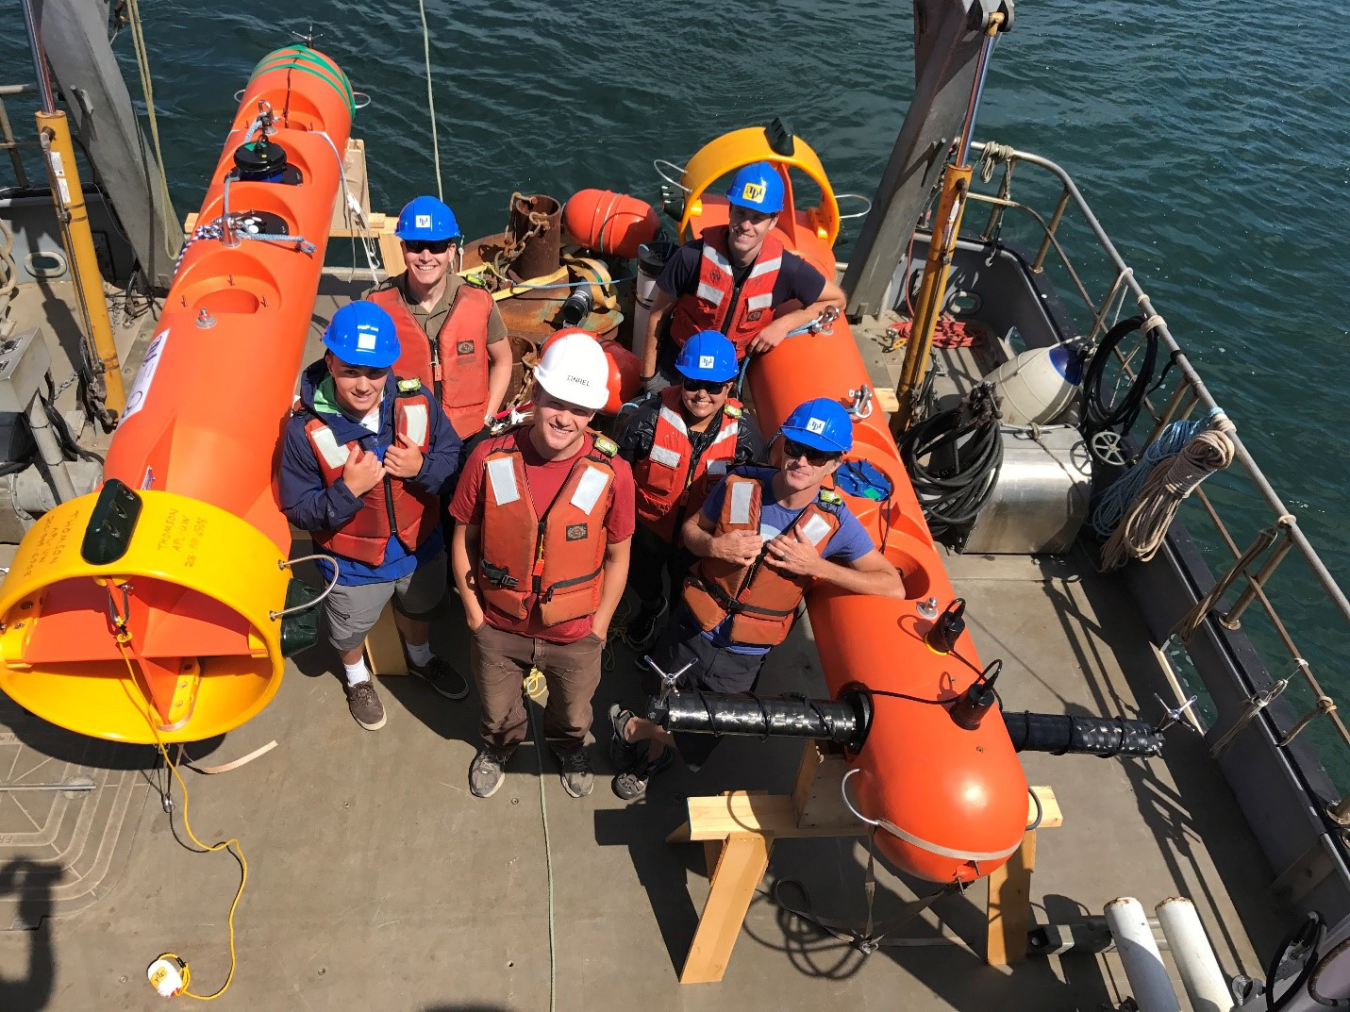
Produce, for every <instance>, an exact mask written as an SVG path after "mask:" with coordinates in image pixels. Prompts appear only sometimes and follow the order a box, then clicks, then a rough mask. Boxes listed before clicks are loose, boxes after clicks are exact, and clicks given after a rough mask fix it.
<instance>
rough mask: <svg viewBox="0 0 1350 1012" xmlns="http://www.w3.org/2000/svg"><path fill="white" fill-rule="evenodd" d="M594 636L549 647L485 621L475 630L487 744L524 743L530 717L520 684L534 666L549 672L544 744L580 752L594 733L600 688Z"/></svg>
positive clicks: (474, 662) (598, 644)
mask: <svg viewBox="0 0 1350 1012" xmlns="http://www.w3.org/2000/svg"><path fill="white" fill-rule="evenodd" d="M603 646H604V641H603V640H601V639H600V637H599V636H596V635H595V633H587V634H586V636H585V637H584V638H582V639H580V640H578V641H577V642H575V643H566V644H563V643H550V642H549V641H548V640H541V639H534V638H532V637H530V636H521V635H519V634H517V633H511V632H504V631H503V630H501V629H494V628H493V627H492V626H491V625H489V624H487V623H486V622H484V623H483V625H482V626H480V627H479V628H478V629H476V630H474V632H473V649H472V650H471V651H470V655H469V656H470V664H471V666H472V668H473V680H474V682H475V683H476V684H477V685H478V696H479V698H480V699H481V700H482V705H483V714H482V725H481V728H480V732H481V734H482V736H483V741H484V742H485V743H486V744H488V745H490V746H492V747H493V748H499V749H513V748H515V747H516V746H517V745H519V744H520V743H521V742H522V741H524V740H525V727H526V724H527V723H528V720H529V718H528V716H527V715H526V712H525V699H524V695H523V692H522V687H521V683H522V681H523V679H524V678H525V676H526V675H527V674H529V671H530V668H531V667H537V668H538V669H539V670H540V671H542V672H543V673H544V681H545V682H546V683H547V684H548V704H547V705H546V706H545V707H544V740H545V741H547V742H548V744H549V747H550V748H552V749H553V750H554V751H555V752H575V751H577V750H578V749H580V748H581V746H582V743H583V742H584V740H585V738H586V732H587V731H589V730H590V729H591V698H592V697H593V696H594V695H595V690H596V687H597V686H599V684H600V650H601V648H602V647H603Z"/></svg>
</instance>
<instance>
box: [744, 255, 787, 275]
mask: <svg viewBox="0 0 1350 1012" xmlns="http://www.w3.org/2000/svg"><path fill="white" fill-rule="evenodd" d="M782 266H783V258H782V257H781V256H776V257H774V258H773V259H772V260H765V261H763V262H762V263H757V264H755V266H754V267H753V268H751V270H750V277H749V278H746V280H747V281H749V280H750V278H758V277H763V276H764V275H765V274H768V273H769V272H770V271H776V270H778V269H779V268H780V267H782Z"/></svg>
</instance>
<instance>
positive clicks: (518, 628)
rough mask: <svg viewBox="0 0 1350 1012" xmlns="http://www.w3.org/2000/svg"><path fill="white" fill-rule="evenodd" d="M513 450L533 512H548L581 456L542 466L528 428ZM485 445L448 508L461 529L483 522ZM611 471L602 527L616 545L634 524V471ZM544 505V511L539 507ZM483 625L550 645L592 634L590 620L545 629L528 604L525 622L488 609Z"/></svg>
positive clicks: (621, 466) (617, 461) (620, 466)
mask: <svg viewBox="0 0 1350 1012" xmlns="http://www.w3.org/2000/svg"><path fill="white" fill-rule="evenodd" d="M515 436H516V446H517V447H519V448H520V456H521V462H522V463H523V464H524V465H525V482H526V484H527V485H529V487H530V501H531V502H533V503H534V504H535V509H541V508H542V509H544V510H547V509H548V506H551V505H552V504H553V500H554V499H556V498H557V496H558V492H559V491H560V490H561V489H562V487H563V483H564V482H565V481H567V476H568V474H570V473H571V471H572V465H573V464H574V463H576V460H577V458H578V457H580V456H581V452H580V451H578V452H577V453H575V454H573V455H572V456H571V457H568V458H566V459H564V460H545V459H544V458H543V457H541V456H540V455H539V451H538V450H536V449H535V448H534V444H533V443H532V442H530V426H528V425H526V426H521V427H520V428H519V429H517V430H516V433H515ZM489 442H490V441H489V440H484V441H483V442H482V443H479V444H478V446H476V447H475V448H474V451H473V453H471V454H470V455H469V460H468V462H467V463H466V464H465V465H464V471H463V474H462V476H461V478H460V480H459V487H458V488H457V489H456V490H455V498H454V501H453V502H452V503H451V504H450V515H451V516H452V517H454V518H455V520H457V521H458V522H459V523H461V524H481V523H482V522H483V470H484V468H483V459H484V458H485V457H486V456H487V451H488V443H489ZM610 464H611V465H612V466H613V468H614V497H613V499H612V500H611V502H610V505H609V511H608V512H607V513H606V514H605V517H604V520H603V526H604V528H605V536H606V538H607V540H608V541H609V543H610V544H611V545H612V544H617V543H618V542H620V541H627V540H628V539H629V538H631V537H632V536H633V528H634V526H635V524H636V522H637V520H636V514H635V512H634V509H633V470H632V468H631V467H630V466H629V465H628V461H626V460H624V459H623V458H622V457H618V456H615V457H612V458H610ZM543 503H547V504H548V506H542V507H541V505H540V504H543ZM470 547H471V550H470V555H471V556H472V555H475V554H477V552H476V549H477V547H478V546H476V545H474V546H470ZM485 614H486V616H487V620H488V622H489V623H491V625H492V627H493V628H494V629H501V630H502V631H503V632H512V633H517V634H519V635H521V636H531V637H536V638H538V639H543V640H548V641H549V642H551V643H575V642H576V641H577V640H579V639H582V638H584V637H585V636H586V634H587V633H589V632H590V631H591V619H590V616H587V617H585V618H578V619H573V620H572V621H570V622H561V623H559V624H558V625H544V622H543V619H542V618H541V617H540V615H539V603H538V601H533V602H531V604H530V614H529V617H528V618H526V619H523V620H522V619H517V618H514V617H512V616H510V615H503V614H502V613H501V612H499V611H497V610H496V609H495V608H493V607H492V606H491V605H488V606H487V607H486V608H485Z"/></svg>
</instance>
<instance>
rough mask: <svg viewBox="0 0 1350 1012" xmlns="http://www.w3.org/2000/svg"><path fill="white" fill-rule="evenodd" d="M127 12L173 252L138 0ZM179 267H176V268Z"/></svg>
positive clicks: (130, 0)
mask: <svg viewBox="0 0 1350 1012" xmlns="http://www.w3.org/2000/svg"><path fill="white" fill-rule="evenodd" d="M127 13H128V14H130V15H131V17H130V19H129V20H130V22H131V41H132V42H133V43H134V45H135V49H136V69H137V70H139V71H140V75H141V91H142V93H144V95H145V115H146V118H147V119H148V120H149V121H150V137H151V139H152V140H153V141H154V143H155V160H156V161H158V162H159V188H160V192H161V193H162V194H163V195H164V213H163V214H162V215H161V216H160V217H161V219H162V220H163V223H164V252H165V253H172V252H173V234H172V233H171V232H170V230H169V217H170V216H171V215H172V214H173V204H172V202H171V201H170V199H169V177H168V175H167V174H166V173H165V170H164V152H163V151H161V150H160V147H159V122H158V121H157V120H156V119H155V87H154V84H153V83H152V81H151V79H150V57H149V55H148V54H147V52H146V48H145V32H144V31H143V30H142V29H141V9H140V5H139V4H138V3H137V0H127ZM176 269H177V268H175V270H176Z"/></svg>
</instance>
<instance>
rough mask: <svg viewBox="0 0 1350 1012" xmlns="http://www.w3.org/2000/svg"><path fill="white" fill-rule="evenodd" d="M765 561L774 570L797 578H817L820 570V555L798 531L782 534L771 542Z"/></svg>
mask: <svg viewBox="0 0 1350 1012" xmlns="http://www.w3.org/2000/svg"><path fill="white" fill-rule="evenodd" d="M768 548H769V552H768V554H767V555H766V556H765V558H764V561H765V562H767V563H768V564H769V565H771V566H773V568H774V569H777V570H779V571H780V572H784V573H793V574H795V575H797V576H816V575H817V573H818V571H819V569H820V561H821V560H820V553H819V552H817V551H816V546H815V545H813V544H811V542H809V541H807V540H805V539H804V538H803V537H802V536H801V535H800V534H799V533H798V532H797V531H795V530H794V531H791V532H790V533H788V534H780V535H778V537H776V538H774V539H773V540H772V541H770V542H769V545H768Z"/></svg>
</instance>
